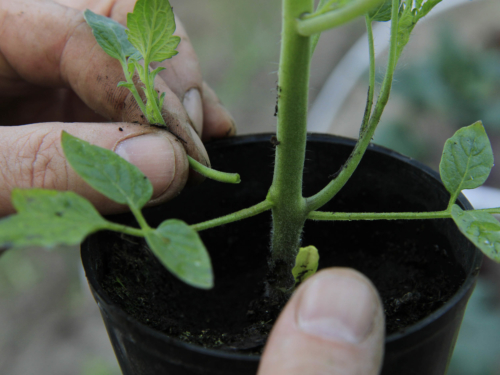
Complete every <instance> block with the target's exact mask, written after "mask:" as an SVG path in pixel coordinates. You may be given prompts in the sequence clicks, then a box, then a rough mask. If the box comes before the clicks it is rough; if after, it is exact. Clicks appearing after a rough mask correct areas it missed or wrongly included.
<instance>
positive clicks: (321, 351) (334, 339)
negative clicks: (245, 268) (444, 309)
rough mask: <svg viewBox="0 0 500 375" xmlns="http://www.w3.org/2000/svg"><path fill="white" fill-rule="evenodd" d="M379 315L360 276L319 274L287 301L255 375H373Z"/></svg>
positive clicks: (378, 358)
mask: <svg viewBox="0 0 500 375" xmlns="http://www.w3.org/2000/svg"><path fill="white" fill-rule="evenodd" d="M384 330H385V328H384V314H383V310H382V304H381V302H380V298H379V297H378V293H377V291H376V290H375V288H374V287H373V284H372V283H371V282H370V281H369V280H368V279H367V278H366V277H364V276H363V275H361V274H360V273H358V272H356V271H354V270H351V269H347V268H336V269H333V268H332V269H327V270H323V271H321V272H319V273H318V274H316V275H314V276H313V277H311V278H310V279H308V280H307V281H306V282H305V283H304V284H303V285H301V286H300V287H299V289H298V290H297V292H295V294H294V295H293V296H292V298H291V299H290V301H289V302H288V304H287V305H286V306H285V309H284V310H283V312H282V313H281V315H280V317H279V319H278V321H277V322H276V324H275V326H274V328H273V331H272V332H271V336H270V337H269V339H268V341H267V344H266V348H265V350H264V354H263V357H262V361H261V364H260V367H259V372H258V375H299V374H300V375H302V374H307V375H320V374H321V375H322V374H329V375H377V374H378V373H379V371H380V366H381V363H382V356H383V349H384Z"/></svg>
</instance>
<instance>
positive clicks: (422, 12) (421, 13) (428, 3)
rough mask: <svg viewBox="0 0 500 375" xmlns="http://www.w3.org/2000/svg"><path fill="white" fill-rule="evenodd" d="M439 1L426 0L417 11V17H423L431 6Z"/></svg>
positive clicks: (439, 0)
mask: <svg viewBox="0 0 500 375" xmlns="http://www.w3.org/2000/svg"><path fill="white" fill-rule="evenodd" d="M420 1H422V0H420ZM441 1H442V0H427V1H426V2H425V3H424V5H422V7H421V8H420V11H419V12H418V19H421V18H423V17H425V16H426V15H427V14H428V13H429V12H430V11H431V10H432V8H434V7H435V6H436V5H438V4H439V3H440V2H441Z"/></svg>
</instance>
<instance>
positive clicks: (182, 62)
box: [0, 0, 235, 217]
mask: <svg viewBox="0 0 500 375" xmlns="http://www.w3.org/2000/svg"><path fill="white" fill-rule="evenodd" d="M134 4H135V0H53V1H50V0H16V1H12V0H0V111H1V112H0V113H1V116H0V125H4V126H0V150H1V152H0V217H1V216H4V215H8V214H10V213H12V212H13V211H14V210H13V207H12V205H11V203H10V194H11V190H12V189H13V188H14V187H19V188H30V187H42V188H47V189H57V190H73V191H75V192H77V193H79V194H81V195H83V196H84V197H86V198H88V199H90V201H91V202H92V203H93V204H94V205H96V207H97V208H98V209H99V211H101V212H102V213H112V212H117V211H121V210H123V209H124V208H123V207H122V206H119V205H117V204H116V203H114V202H111V201H109V200H108V199H107V198H105V197H104V196H102V195H101V194H99V193H97V192H96V191H94V190H92V189H90V188H89V187H88V185H86V184H85V183H84V182H83V180H81V179H80V178H79V177H78V176H77V175H76V173H75V172H74V171H73V170H72V169H71V167H70V166H69V165H68V163H67V162H66V160H65V158H64V155H63V153H62V149H61V145H60V135H61V131H62V130H66V131H67V132H69V133H71V134H72V135H75V136H77V137H79V138H82V139H85V140H87V141H89V142H91V143H93V144H96V145H98V146H101V147H105V148H109V149H113V150H115V151H116V152H117V153H118V154H120V155H121V156H123V157H124V158H125V159H127V160H128V161H130V162H132V163H133V164H135V165H137V166H138V167H139V168H140V169H141V170H142V171H143V172H144V173H145V174H146V176H147V177H148V178H149V179H150V180H151V182H152V183H153V187H154V195H153V200H152V202H150V203H151V204H153V203H158V202H162V201H165V200H168V199H170V198H173V197H175V196H176V195H177V194H178V193H179V191H180V190H181V189H182V188H183V187H184V185H185V184H186V181H187V180H188V176H189V168H188V162H187V158H186V152H187V153H188V154H189V155H190V156H192V157H193V158H195V159H197V160H198V161H200V162H203V163H205V164H207V165H209V161H208V156H207V154H206V151H205V148H204V146H203V144H202V142H201V138H203V139H211V138H215V137H224V136H228V135H232V134H233V133H234V132H235V128H234V122H233V120H232V118H231V116H230V115H229V113H228V112H227V111H226V110H225V109H224V108H223V107H222V106H221V105H220V102H219V100H218V99H217V97H216V95H215V94H214V92H213V91H212V90H211V89H210V88H209V87H208V86H207V85H205V84H204V83H203V81H202V77H201V72H200V69H199V65H198V60H197V57H196V54H195V53H194V50H193V48H192V46H191V44H190V42H189V39H188V37H187V35H186V33H185V31H184V29H183V27H182V24H181V23H180V22H179V21H178V20H177V30H176V34H177V35H179V36H180V37H181V39H182V41H181V43H180V44H179V47H178V51H179V54H178V55H177V56H175V57H174V58H173V59H171V60H167V61H166V62H164V63H162V66H164V67H166V68H167V69H166V70H164V71H162V72H160V74H159V76H158V77H157V79H156V82H155V86H156V88H157V89H159V90H160V91H161V92H165V93H166V96H165V102H164V103H165V104H164V106H163V111H162V112H163V116H164V118H165V120H166V122H167V125H168V127H169V131H170V133H169V132H166V131H164V130H158V129H156V128H154V127H150V126H149V125H148V124H147V123H146V121H145V120H144V118H143V117H142V114H141V112H140V110H139V107H138V106H137V104H136V103H135V102H134V99H133V97H132V95H130V94H129V92H128V90H126V89H125V88H117V87H116V85H117V83H118V82H119V81H121V80H123V79H124V77H123V72H122V69H121V66H120V64H119V62H118V61H117V60H115V59H113V58H111V57H109V56H108V55H107V54H106V53H105V52H104V51H103V50H102V49H101V48H100V47H99V45H98V44H97V42H96V41H95V39H94V36H93V35H92V32H91V29H90V27H89V26H88V25H87V24H86V22H85V20H84V18H83V13H82V11H83V10H84V9H86V8H89V9H91V10H92V11H94V12H95V13H100V14H103V15H106V16H109V17H111V18H113V19H114V20H116V21H118V22H121V23H123V24H124V23H125V21H126V14H127V13H128V12H131V11H132V9H133V6H134ZM107 121H113V122H114V123H104V122H107ZM25 124H30V125H25ZM11 125H25V126H11ZM172 133H173V134H172ZM174 134H175V135H174Z"/></svg>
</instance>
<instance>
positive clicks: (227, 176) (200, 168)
mask: <svg viewBox="0 0 500 375" xmlns="http://www.w3.org/2000/svg"><path fill="white" fill-rule="evenodd" d="M187 158H188V161H189V166H190V167H191V168H192V169H194V170H195V171H196V172H198V173H199V174H201V175H202V176H205V177H207V178H210V179H212V180H215V181H219V182H226V183H228V184H239V183H240V182H241V178H240V175H239V174H238V173H226V172H219V171H216V170H215V169H212V168H208V167H205V166H204V165H203V164H201V163H199V162H197V161H196V160H195V159H193V158H192V157H191V156H189V155H188V156H187Z"/></svg>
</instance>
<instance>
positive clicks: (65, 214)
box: [0, 189, 108, 247]
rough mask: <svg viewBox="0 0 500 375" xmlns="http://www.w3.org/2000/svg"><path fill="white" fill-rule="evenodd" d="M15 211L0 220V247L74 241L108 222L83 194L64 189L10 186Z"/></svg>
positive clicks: (54, 244)
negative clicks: (60, 190)
mask: <svg viewBox="0 0 500 375" xmlns="http://www.w3.org/2000/svg"><path fill="white" fill-rule="evenodd" d="M12 203H13V205H14V207H15V208H16V210H17V211H18V213H17V214H15V215H11V216H9V217H7V218H5V219H2V220H0V247H4V246H5V247H24V246H43V247H54V246H56V245H76V244H79V243H80V242H82V241H83V239H84V238H85V237H86V236H88V235H89V234H91V233H93V232H96V231H98V230H100V229H105V228H107V226H108V223H107V221H106V220H105V219H104V218H102V217H101V215H100V214H99V213H98V212H97V211H96V209H95V208H94V206H92V204H91V203H90V202H89V201H87V200H86V199H85V198H83V197H80V196H79V195H77V194H75V193H73V192H70V191H66V192H59V191H55V190H44V189H29V190H21V189H14V190H13V192H12Z"/></svg>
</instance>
